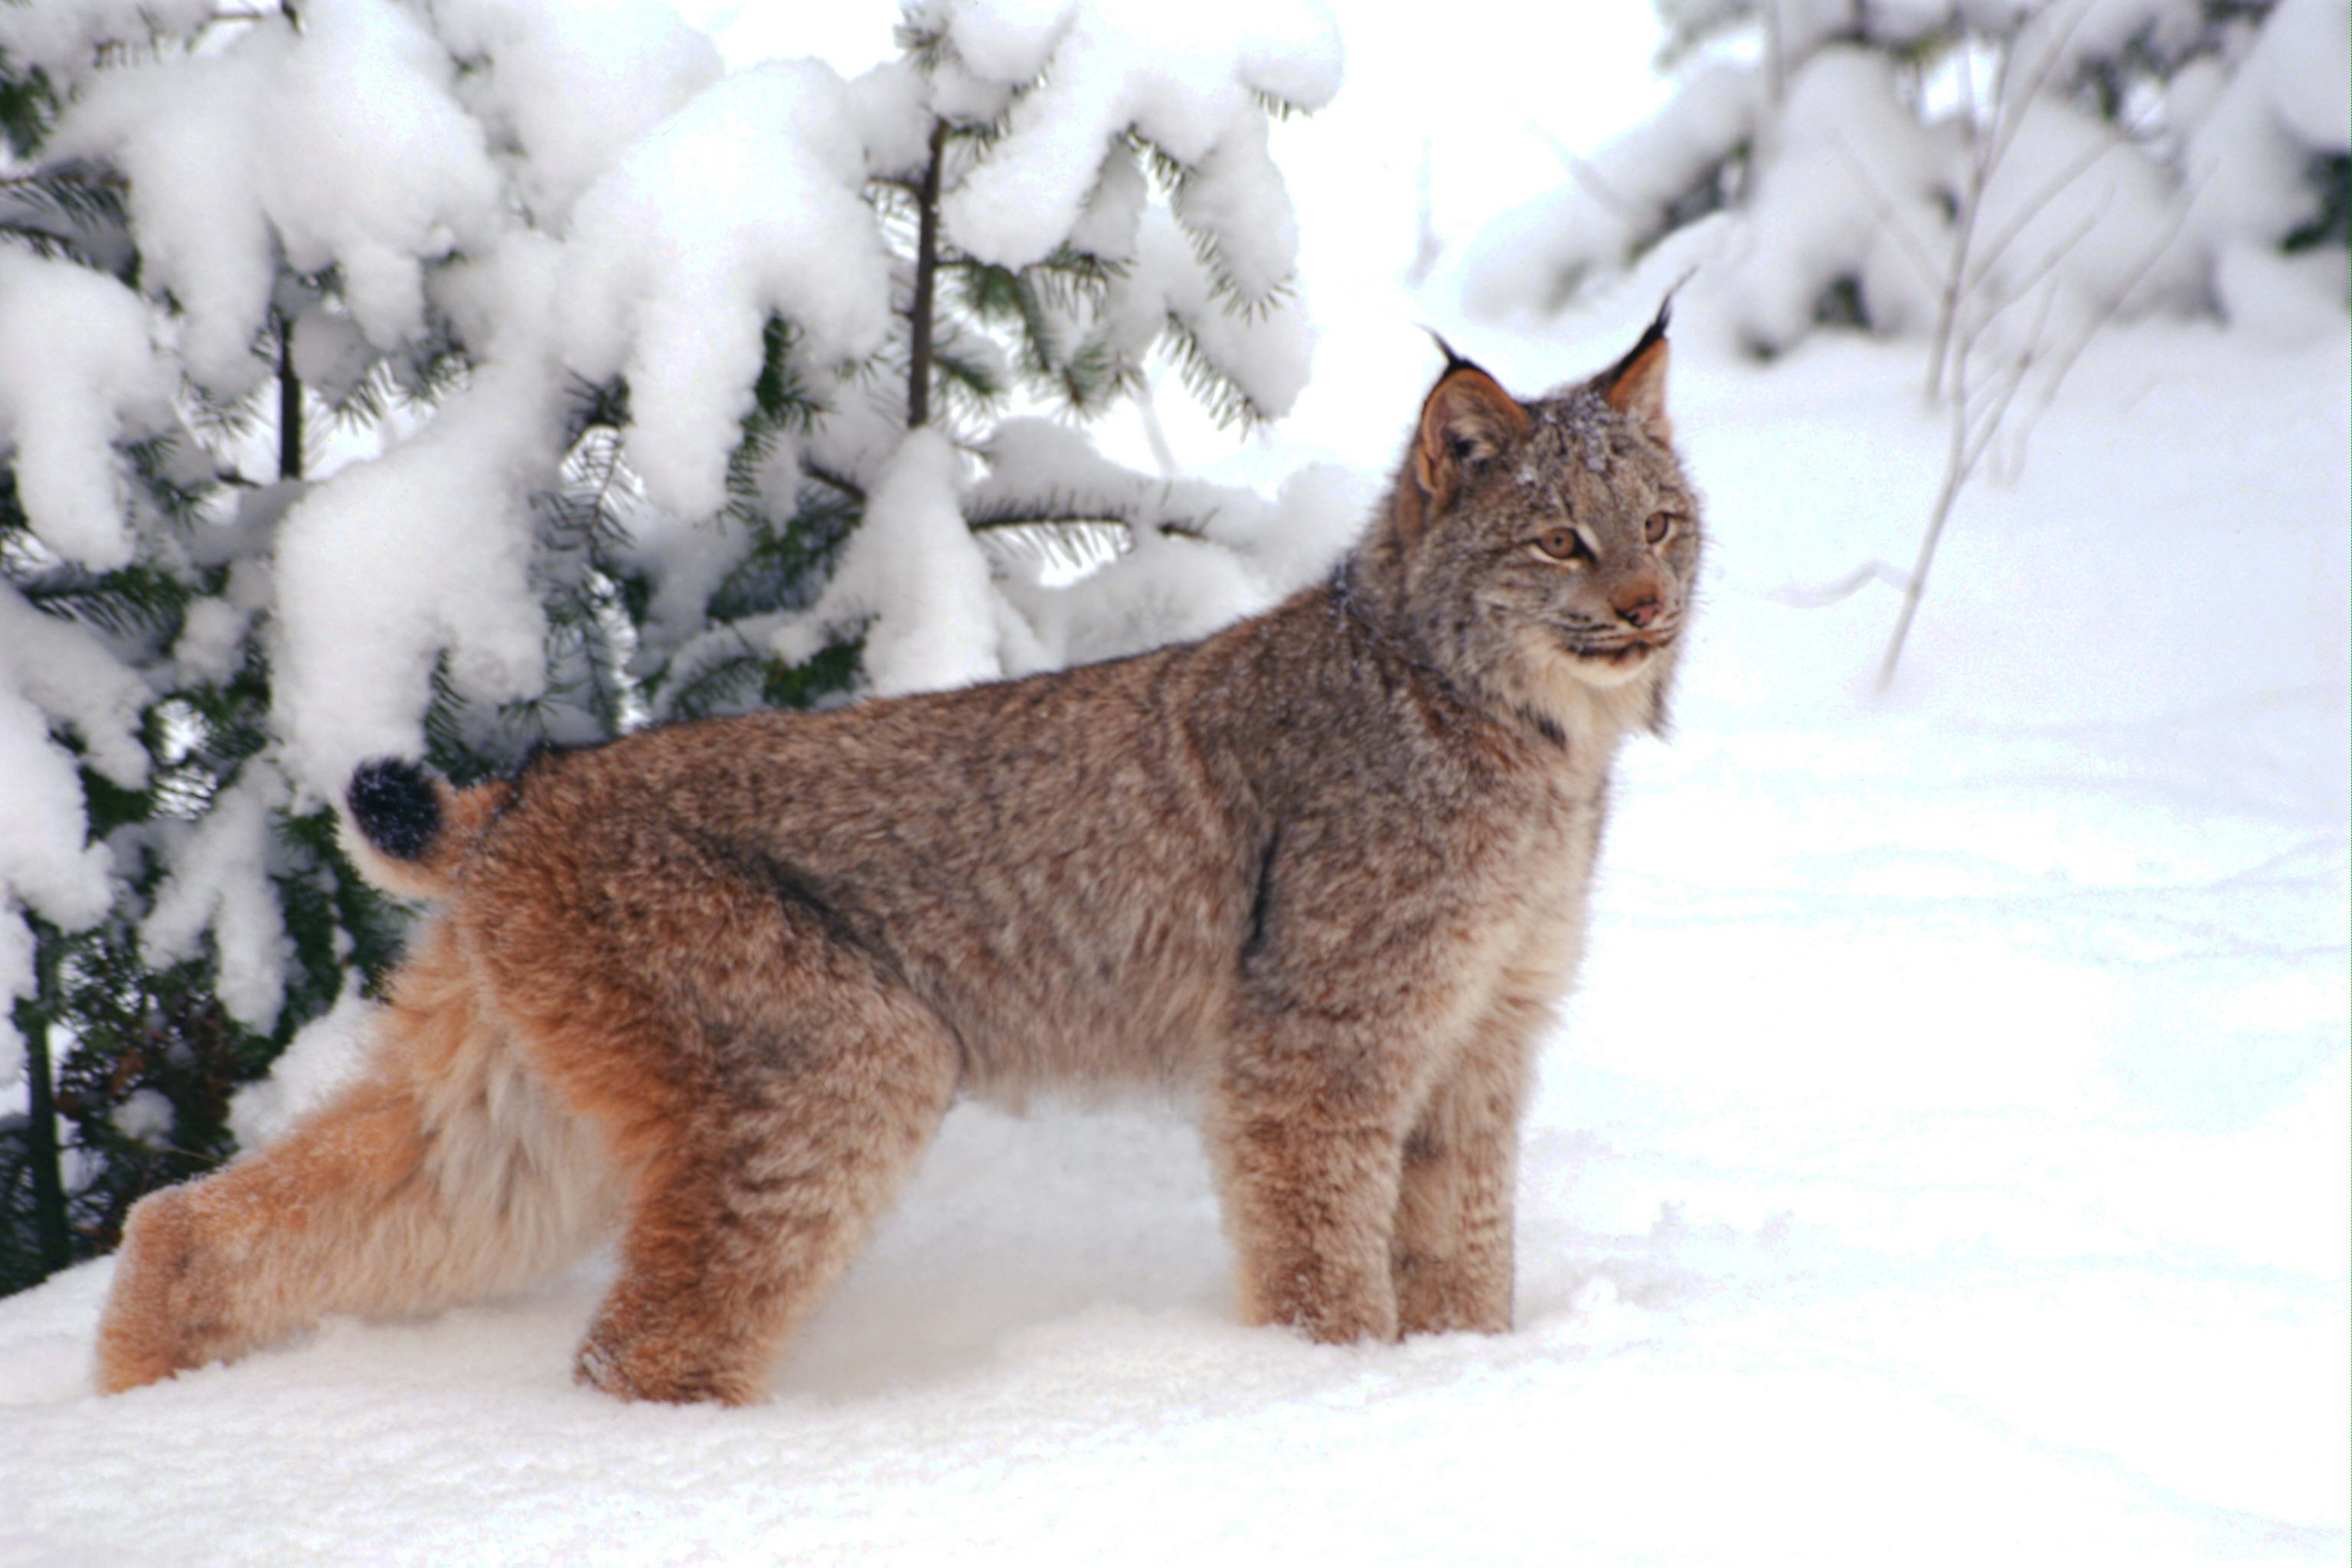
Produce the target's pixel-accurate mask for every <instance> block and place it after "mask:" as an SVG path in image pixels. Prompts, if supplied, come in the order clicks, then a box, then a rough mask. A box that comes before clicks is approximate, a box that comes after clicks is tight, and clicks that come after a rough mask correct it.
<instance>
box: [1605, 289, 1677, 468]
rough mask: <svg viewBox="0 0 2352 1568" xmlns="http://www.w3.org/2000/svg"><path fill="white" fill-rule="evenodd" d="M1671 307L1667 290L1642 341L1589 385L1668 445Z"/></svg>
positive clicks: (1672, 432)
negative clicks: (1668, 328) (1667, 361)
mask: <svg viewBox="0 0 2352 1568" xmlns="http://www.w3.org/2000/svg"><path fill="white" fill-rule="evenodd" d="M1675 287H1677V288H1679V287H1680V285H1679V284H1677V285H1676V286H1675ZM1674 310H1675V296H1674V290H1673V289H1668V290H1667V291H1666V297H1665V299H1664V300H1662V301H1660V303H1659V305H1658V313H1657V315H1656V316H1655V317H1654V319H1652V321H1651V322H1650V325H1649V328H1648V330H1647V331H1643V334H1642V339H1641V341H1640V342H1637V343H1635V344H1634V345H1633V348H1632V349H1631V350H1630V351H1628V352H1627V353H1626V355H1625V357H1624V358H1623V359H1621V360H1619V361H1618V362H1617V363H1615V364H1612V365H1611V366H1610V367H1609V368H1608V369H1607V370H1604V371H1602V372H1601V374H1599V375H1596V376H1594V377H1593V378H1592V380H1591V383H1590V385H1591V388H1592V390H1593V391H1595V392H1597V393H1599V394H1600V395H1601V398H1602V400H1603V401H1605V402H1606V403H1607V404H1608V405H1609V406H1610V407H1612V408H1613V409H1615V410H1616V411H1617V412H1618V413H1620V414H1622V415H1625V416H1627V417H1629V418H1631V419H1632V420H1633V422H1634V423H1635V424H1637V425H1639V426H1641V427H1642V428H1643V429H1644V430H1646V431H1648V432H1649V434H1650V436H1651V437H1652V439H1654V440H1655V441H1657V442H1658V443H1659V444H1660V445H1662V446H1669V447H1670V446H1672V445H1673V444H1674V439H1675V427H1674V422H1673V421H1672V420H1671V419H1669V418H1667V417H1666V323H1667V322H1668V321H1672V320H1673V319H1674Z"/></svg>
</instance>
